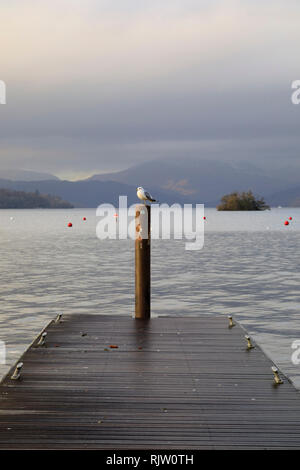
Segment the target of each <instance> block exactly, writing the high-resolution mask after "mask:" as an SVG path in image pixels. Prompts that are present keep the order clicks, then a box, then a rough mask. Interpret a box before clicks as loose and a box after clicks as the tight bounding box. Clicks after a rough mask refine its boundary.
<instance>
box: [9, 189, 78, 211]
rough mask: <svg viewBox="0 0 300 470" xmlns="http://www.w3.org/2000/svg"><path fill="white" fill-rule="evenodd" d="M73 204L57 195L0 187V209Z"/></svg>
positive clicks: (61, 207) (70, 206)
mask: <svg viewBox="0 0 300 470" xmlns="http://www.w3.org/2000/svg"><path fill="white" fill-rule="evenodd" d="M73 208H74V206H73V205H72V204H70V203H69V202H67V201H64V200H63V199H61V198H60V197H58V196H52V195H50V194H40V193H39V191H35V192H34V193H27V192H24V191H12V190H10V189H0V209H73Z"/></svg>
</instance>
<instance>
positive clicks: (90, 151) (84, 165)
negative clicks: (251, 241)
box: [0, 0, 300, 174]
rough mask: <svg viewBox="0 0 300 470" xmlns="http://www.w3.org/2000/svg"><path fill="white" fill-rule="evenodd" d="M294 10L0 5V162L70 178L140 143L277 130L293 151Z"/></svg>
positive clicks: (233, 5)
mask: <svg viewBox="0 0 300 470" xmlns="http://www.w3.org/2000/svg"><path fill="white" fill-rule="evenodd" d="M299 13H300V5H299V4H298V3H297V2H296V1H291V2H290V3H289V8H287V7H286V3H285V2H284V1H283V0H282V1H279V0H275V1H273V2H272V8H270V2H269V1H267V0H262V1H260V2H258V1H254V0H252V1H250V0H249V1H231V0H227V1H199V0H197V1H189V0H182V1H180V0H172V1H169V0H165V1H164V2H161V1H154V0H152V1H151V2H150V1H148V0H147V1H143V2H140V1H133V0H131V1H129V0H122V1H121V0H114V2H111V1H101V0H97V1H96V0H93V1H92V0H85V1H79V0H72V2H70V1H67V0H60V1H57V0H54V1H52V2H50V1H49V2H38V1H29V0H23V1H22V2H19V1H15V0H13V1H10V2H8V1H4V2H2V3H1V31H0V40H1V43H2V44H5V48H4V50H3V51H2V52H1V66H2V67H1V73H2V76H1V77H0V79H3V80H4V81H5V82H6V83H7V105H6V106H5V107H1V109H0V112H1V114H0V124H1V127H0V136H1V140H2V145H0V159H1V163H0V164H1V165H5V166H7V165H8V164H9V161H11V162H13V164H14V165H16V166H17V165H18V164H20V165H22V167H24V166H28V165H30V167H31V168H33V167H34V168H36V169H50V168H51V171H54V172H56V173H61V172H62V171H63V172H65V173H67V172H68V171H69V172H70V174H71V173H74V171H75V172H76V171H78V172H79V173H80V172H88V171H90V170H94V169H98V170H101V169H103V168H106V167H107V163H106V160H107V159H108V160H109V164H110V166H111V167H115V168H117V167H118V166H122V167H124V166H126V162H127V163H128V164H130V163H131V162H132V161H139V159H142V158H144V157H143V155H144V153H145V152H143V151H142V148H143V145H146V146H147V145H148V144H147V143H150V144H151V145H150V146H151V148H152V149H153V153H154V154H155V155H157V156H159V152H160V151H161V148H162V143H165V145H170V142H176V143H177V145H178V148H180V149H183V150H184V145H185V143H186V142H195V141H197V142H201V141H202V140H203V141H204V142H205V141H211V140H212V141H215V142H216V143H217V142H222V141H224V140H227V141H228V140H230V141H232V140H234V139H235V140H236V142H237V143H239V145H240V146H241V147H240V148H241V150H242V148H243V145H245V146H246V145H250V142H251V141H252V140H253V139H255V138H257V139H258V140H264V139H270V145H271V146H272V139H273V138H274V136H277V137H280V139H281V142H283V141H285V142H286V146H287V148H286V154H292V153H293V152H294V150H293V151H292V150H291V152H290V151H289V143H290V142H291V139H292V140H293V145H292V144H291V146H292V147H293V149H294V148H295V140H296V138H297V135H298V134H299V119H300V116H299V112H300V108H299V109H297V110H296V109H295V107H294V108H293V107H292V105H291V103H290V84H291V82H292V80H294V79H297V78H300V77H299V76H298V60H297V57H298V50H297V44H298V43H299V39H300V30H299V24H298V18H299ZM4 108H5V109H4ZM243 142H244V143H243ZM247 142H248V143H247ZM168 143H169V144H168ZM122 146H123V147H122ZM121 147H122V148H123V152H122V151H119V150H117V149H119V148H121ZM216 147H218V145H216ZM171 149H173V151H174V148H173V147H172V146H170V147H169V151H168V152H169V153H172V151H171ZM183 150H182V151H183ZM274 151H276V149H275V147H274ZM79 152H83V154H81V155H80V156H79ZM146 153H147V152H146ZM223 153H224V152H223ZM121 154H122V155H121ZM57 155H59V158H56V157H55V156H57ZM77 155H78V156H77ZM107 155H109V158H108V157H107ZM221 157H222V152H220V158H221ZM74 169H76V170H74Z"/></svg>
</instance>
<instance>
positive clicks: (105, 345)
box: [0, 315, 300, 450]
mask: <svg viewBox="0 0 300 470" xmlns="http://www.w3.org/2000/svg"><path fill="white" fill-rule="evenodd" d="M46 332H47V336H46V338H45V344H44V345H41V346H38V343H39V342H40V341H39V338H38V339H37V340H36V341H34V342H33V344H32V345H31V346H30V348H29V349H28V350H27V351H26V352H25V354H24V355H23V357H22V358H21V360H22V362H23V368H22V370H21V377H20V379H18V380H12V379H11V375H12V373H13V371H14V368H13V369H12V370H11V372H10V373H9V374H8V375H7V376H6V377H5V379H4V380H3V381H2V383H1V385H0V398H1V400H0V448H1V449H108V450H109V449H183V448H184V449H247V448H248V449H279V448H280V449H293V448H300V396H299V392H298V391H297V390H296V389H295V388H294V387H293V386H292V384H291V383H289V381H288V380H287V378H286V377H284V376H283V375H282V374H280V375H281V376H282V378H283V381H284V383H283V384H281V385H276V384H275V383H274V377H273V373H272V370H271V367H272V365H273V363H272V362H271V361H270V360H269V359H268V358H267V357H266V356H265V355H264V354H263V352H262V351H261V349H260V348H259V347H258V346H257V345H255V348H254V349H247V348H246V346H247V342H246V341H245V331H244V330H243V329H242V328H241V327H240V326H239V325H236V326H235V327H233V328H228V319H227V318H226V317H224V316H220V315H219V316H217V315H216V316H212V315H201V316H197V317H189V316H187V317H183V316H182V317H176V316H174V317H157V318H152V319H151V320H141V319H131V318H127V317H124V316H104V315H70V316H63V317H62V321H61V322H52V323H51V324H49V325H48V327H47V328H46ZM42 342H43V341H42Z"/></svg>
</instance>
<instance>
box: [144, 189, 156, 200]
mask: <svg viewBox="0 0 300 470" xmlns="http://www.w3.org/2000/svg"><path fill="white" fill-rule="evenodd" d="M145 196H146V198H147V199H148V200H149V201H150V202H156V199H154V198H153V197H152V196H151V194H150V193H148V191H145Z"/></svg>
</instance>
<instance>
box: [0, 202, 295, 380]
mask: <svg viewBox="0 0 300 470" xmlns="http://www.w3.org/2000/svg"><path fill="white" fill-rule="evenodd" d="M205 215H206V218H207V220H206V221H205V243H204V248H203V249H202V250H201V251H186V250H185V249H184V246H185V241H184V240H182V241H181V240H163V241H160V240H153V241H152V311H153V312H154V313H156V314H170V315H197V314H200V313H201V314H208V315H213V314H220V313H221V314H224V315H229V314H232V315H233V316H234V317H235V318H236V319H237V320H239V321H240V322H241V323H242V324H243V325H244V326H245V327H246V329H247V331H248V332H249V333H250V334H251V335H253V337H254V339H255V340H256V341H257V342H258V343H259V344H260V345H261V346H262V347H263V349H264V350H265V352H266V353H267V354H268V355H269V356H270V357H271V358H272V359H273V361H274V362H275V363H277V365H278V366H280V368H281V369H282V370H283V371H284V372H285V373H286V374H288V375H289V376H290V377H291V378H292V379H293V381H294V383H295V384H296V385H297V386H298V387H299V388H300V365H298V366H297V365H293V364H292V363H291V354H292V352H293V350H292V348H291V344H292V342H293V341H294V340H295V339H300V308H299V307H300V305H299V299H300V296H299V284H300V280H299V276H298V257H299V249H300V237H299V235H300V209H276V210H272V211H268V212H263V213H237V212H236V213H218V212H216V211H215V210H213V209H206V210H205ZM83 216H86V217H87V221H85V222H84V221H83V220H82V218H83ZM289 216H293V221H292V222H291V225H290V226H288V227H286V226H284V225H283V222H284V220H285V219H286V218H287V217H289ZM11 217H13V219H11ZM69 221H71V222H72V223H73V228H68V227H67V223H68V222H69ZM96 223H97V218H96V216H95V210H91V209H88V210H84V209H81V210H63V211H57V210H52V211H50V210H43V211H39V210H32V211H30V210H23V211H20V210H15V211H0V236H1V245H0V263H1V264H0V267H1V270H0V277H1V279H0V291H1V295H0V302H1V331H0V340H2V341H5V342H6V346H7V364H8V365H11V364H12V363H13V362H14V361H15V360H16V359H17V358H18V357H19V355H20V354H21V352H22V351H23V350H24V348H25V347H26V346H27V345H28V344H29V343H30V342H31V341H32V339H33V337H34V336H35V335H36V334H37V333H38V332H39V331H40V330H41V328H42V327H44V326H45V324H46V323H47V322H48V321H49V320H50V319H52V318H53V317H54V316H55V315H56V314H57V313H59V312H62V313H84V312H87V313H97V314H109V315H115V314H117V315H120V314H122V315H129V316H130V315H132V314H133V310H134V247H133V242H132V241H131V240H122V241H118V240H109V241H100V240H98V239H97V238H96V235H95V229H96ZM5 370H7V367H4V366H1V365H0V374H3V373H4V372H5Z"/></svg>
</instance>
